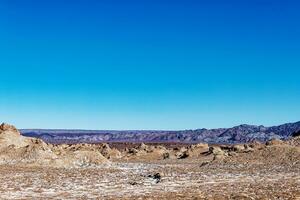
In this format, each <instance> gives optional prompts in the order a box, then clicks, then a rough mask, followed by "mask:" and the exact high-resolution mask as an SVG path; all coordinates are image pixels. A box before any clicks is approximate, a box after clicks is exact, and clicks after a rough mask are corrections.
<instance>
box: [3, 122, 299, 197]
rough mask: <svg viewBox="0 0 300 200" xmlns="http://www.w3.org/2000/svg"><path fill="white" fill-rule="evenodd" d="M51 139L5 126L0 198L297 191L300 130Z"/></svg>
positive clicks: (271, 194)
mask: <svg viewBox="0 0 300 200" xmlns="http://www.w3.org/2000/svg"><path fill="white" fill-rule="evenodd" d="M118 146H120V145H118V144H110V145H108V144H75V145H71V144H70V145H51V144H46V143H44V142H43V141H41V140H39V139H35V138H28V137H23V136H21V135H20V134H19V132H18V131H17V129H16V128H14V127H13V126H10V125H7V124H2V125H1V126H0V164H1V165H0V174H1V176H0V199H300V138H299V137H294V138H291V139H289V140H287V141H281V140H271V141H268V142H266V143H259V142H252V143H247V144H239V145H218V146H214V145H208V144H204V143H203V144H194V145H178V146H176V145H168V144H166V145H164V144H159V145H158V144H157V145H155V144H143V143H142V144H134V145H128V148H127V147H126V146H125V147H124V145H122V148H118Z"/></svg>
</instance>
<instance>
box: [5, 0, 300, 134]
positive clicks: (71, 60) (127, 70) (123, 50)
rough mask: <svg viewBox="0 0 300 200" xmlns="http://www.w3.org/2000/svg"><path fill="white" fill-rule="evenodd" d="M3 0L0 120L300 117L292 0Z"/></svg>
mask: <svg viewBox="0 0 300 200" xmlns="http://www.w3.org/2000/svg"><path fill="white" fill-rule="evenodd" d="M298 2H299V1H289V0H281V1H277V0H243V1H241V0H235V1H230V0H228V1H223V0H219V1H217V0H202V1H201V0H182V1H179V0H172V1H171V0H170V1H167V0H143V1H142V0H128V1H123V0H119V1H116V0H105V1H101V0H97V1H96V0H94V1H93V0H81V1H76V0H72V1H71V0H69V1H61V0H45V1H40V0H36V1H33V0H31V1H30V0H28V1H23V0H22V1H21V0H20V1H15V0H1V1H0V76H1V77H0V120H1V121H6V122H9V123H13V124H15V125H16V126H17V127H18V128H82V129H194V128H202V127H206V128H212V127H230V126H233V125H238V124H242V123H249V124H258V125H259V124H264V125H276V124H281V123H285V122H292V121H299V120H300V82H299V74H300V12H299V10H300V3H298Z"/></svg>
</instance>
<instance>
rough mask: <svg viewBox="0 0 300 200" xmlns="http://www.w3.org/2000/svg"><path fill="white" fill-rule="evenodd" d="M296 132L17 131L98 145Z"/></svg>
mask: <svg viewBox="0 0 300 200" xmlns="http://www.w3.org/2000/svg"><path fill="white" fill-rule="evenodd" d="M297 131H300V122H296V123H288V124H283V125H279V126H272V127H265V126H254V125H246V124H244V125H240V126H236V127H232V128H219V129H196V130H183V131H143V130H141V131H94V130H90V131H89V130H34V129H33V130H28V129H27V130H21V133H22V135H24V136H30V137H37V138H40V139H42V140H44V141H46V142H48V143H53V144H60V143H71V144H72V143H101V142H184V143H199V142H205V143H215V144H235V143H246V142H252V141H261V142H264V141H268V140H270V139H287V138H289V137H291V136H292V134H293V133H295V132H297Z"/></svg>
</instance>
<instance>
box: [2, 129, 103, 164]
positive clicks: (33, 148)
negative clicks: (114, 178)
mask: <svg viewBox="0 0 300 200" xmlns="http://www.w3.org/2000/svg"><path fill="white" fill-rule="evenodd" d="M106 162H108V161H107V159H106V158H105V157H104V156H103V155H102V154H101V153H100V152H97V151H95V150H94V149H93V148H90V147H89V146H84V145H83V146H68V145H66V146H63V145H62V146H60V147H55V146H53V145H48V144H46V143H45V142H44V141H42V140H40V139H37V138H30V137H24V136H22V135H21V134H20V133H19V131H18V130H17V129H16V128H15V127H14V126H11V125H8V124H1V125H0V164H28V165H37V166H51V167H66V168H69V167H81V166H90V165H92V164H100V163H106Z"/></svg>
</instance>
